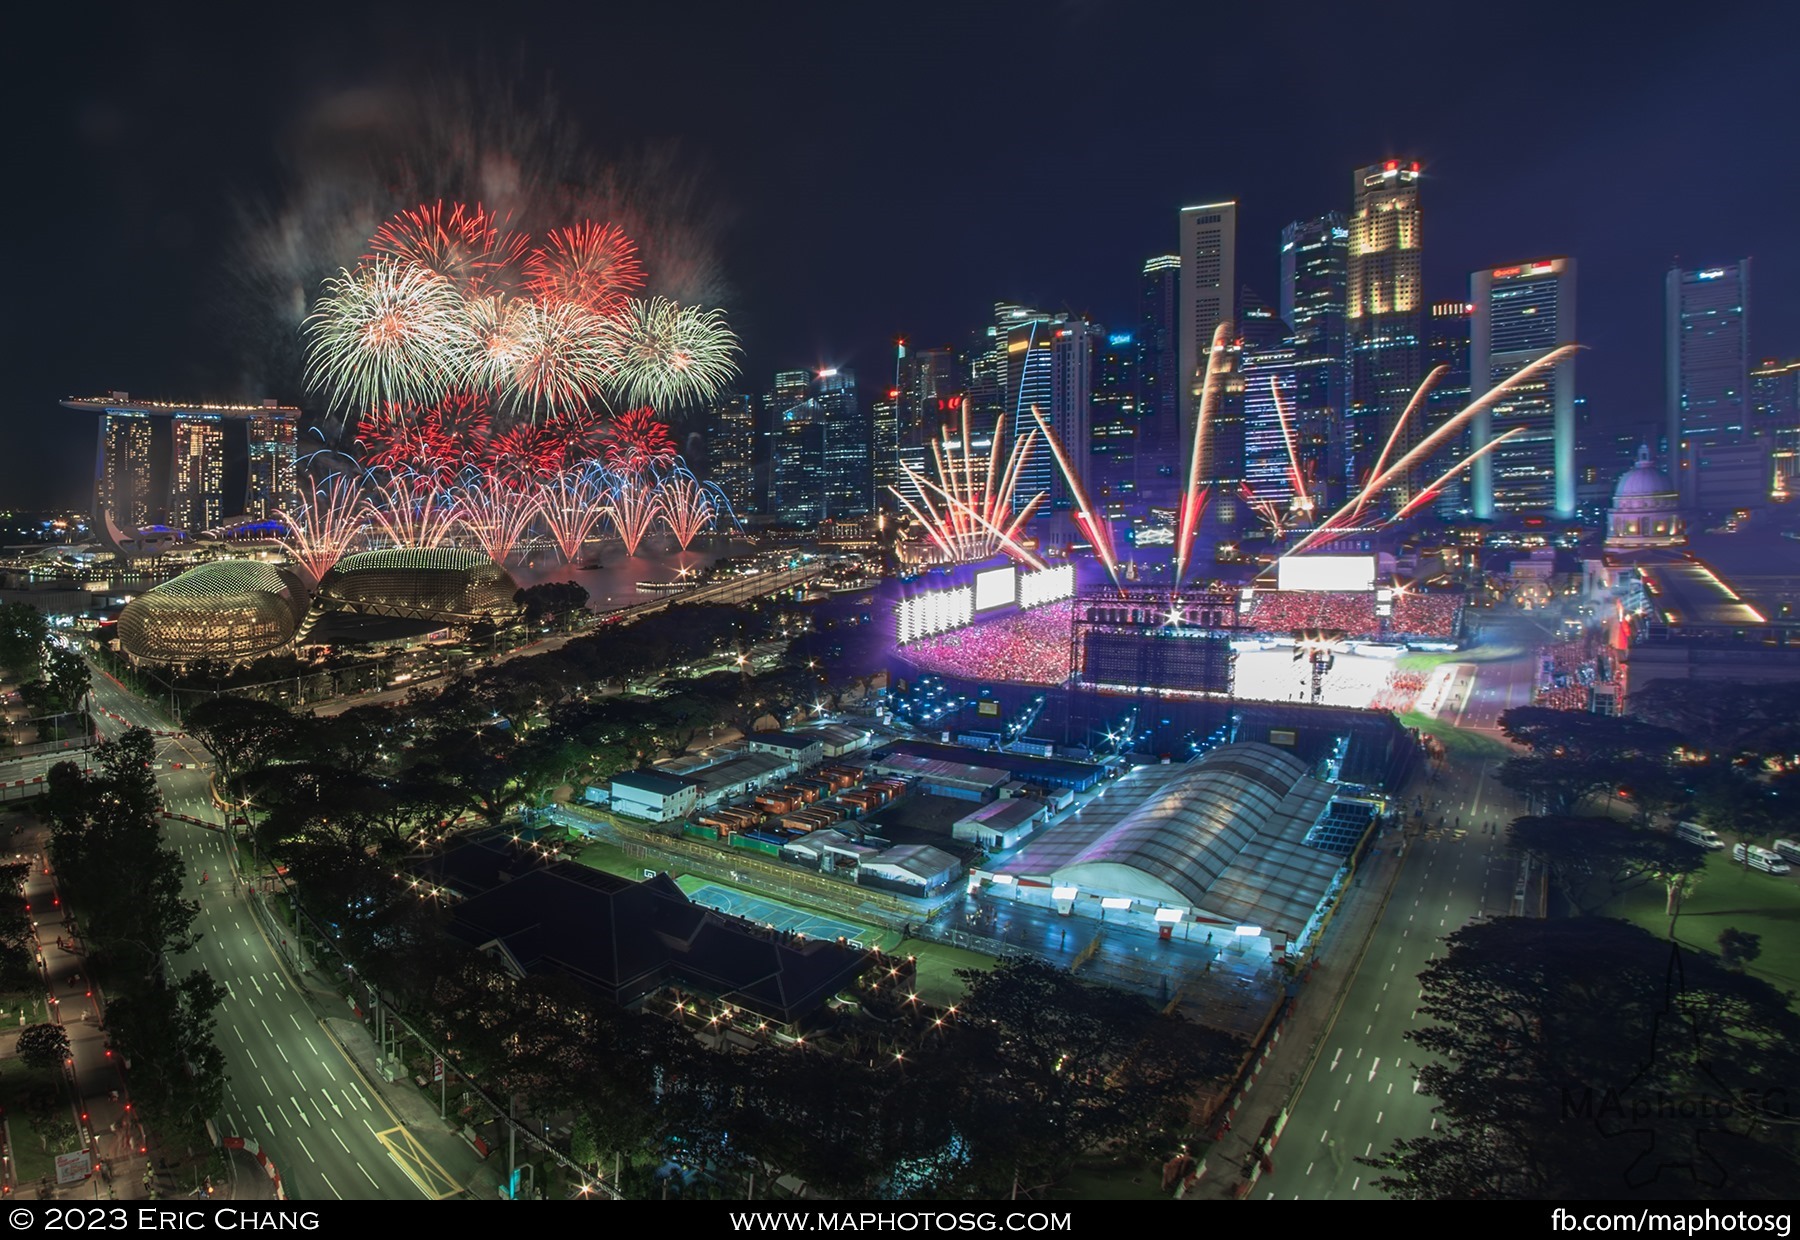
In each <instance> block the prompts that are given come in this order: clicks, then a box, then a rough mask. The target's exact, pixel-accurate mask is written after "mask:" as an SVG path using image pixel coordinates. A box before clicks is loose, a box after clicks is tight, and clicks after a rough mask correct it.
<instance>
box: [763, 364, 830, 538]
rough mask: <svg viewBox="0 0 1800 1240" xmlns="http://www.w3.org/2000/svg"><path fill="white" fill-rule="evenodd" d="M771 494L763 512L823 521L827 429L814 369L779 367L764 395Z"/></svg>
mask: <svg viewBox="0 0 1800 1240" xmlns="http://www.w3.org/2000/svg"><path fill="white" fill-rule="evenodd" d="M763 411H764V414H763V416H764V417H765V419H766V420H767V426H766V428H765V429H764V431H763V435H764V437H765V442H766V444H767V450H766V451H765V452H764V453H763V454H762V456H763V458H764V459H765V460H766V461H767V463H768V464H767V468H768V475H767V490H768V499H767V501H766V502H765V504H764V511H766V512H768V513H769V514H771V515H772V516H773V517H774V518H775V519H776V520H777V521H782V522H787V523H791V524H804V523H806V522H809V521H810V522H814V523H816V522H817V521H819V520H820V519H821V518H822V516H823V514H824V508H825V496H824V490H823V486H824V478H823V475H822V474H821V473H820V471H821V470H822V469H823V468H824V446H823V436H824V432H823V431H822V430H819V429H818V422H819V410H818V407H817V405H816V404H815V403H814V402H813V399H812V371H810V370H778V371H776V372H775V381H774V382H773V383H772V384H771V385H770V387H769V390H768V392H767V393H765V394H764V396H763Z"/></svg>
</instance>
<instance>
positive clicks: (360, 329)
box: [302, 258, 475, 409]
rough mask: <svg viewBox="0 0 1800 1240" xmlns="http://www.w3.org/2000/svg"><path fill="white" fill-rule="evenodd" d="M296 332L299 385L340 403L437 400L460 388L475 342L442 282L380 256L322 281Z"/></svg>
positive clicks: (360, 405)
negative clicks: (302, 362) (304, 354)
mask: <svg viewBox="0 0 1800 1240" xmlns="http://www.w3.org/2000/svg"><path fill="white" fill-rule="evenodd" d="M302 330H303V331H304V332H305V333H306V336H307V339H308V345H309V349H310V354H309V357H308V361H307V367H306V383H307V386H308V387H310V388H311V389H313V390H314V391H317V392H322V393H324V395H325V397H326V399H327V401H328V402H329V403H330V404H331V405H332V406H334V407H344V408H357V409H374V408H378V407H380V406H381V405H384V404H391V405H404V404H407V403H416V404H426V403H430V402H431V401H434V400H437V399H439V398H440V397H442V396H444V395H446V394H447V393H448V392H449V391H450V390H452V389H454V388H458V387H461V386H463V384H462V379H463V376H464V375H465V373H466V372H467V370H468V367H469V360H470V358H471V357H472V356H473V352H474V344H475V336H474V331H473V328H472V326H471V324H470V322H469V317H468V314H467V312H466V307H465V305H464V302H463V299H462V297H461V296H460V295H459V294H458V293H457V291H456V289H455V288H454V287H452V285H451V284H450V282H449V281H447V280H445V279H443V278H442V277H441V276H438V275H435V274H433V273H432V272H430V271H427V270H426V269H425V268H423V267H419V266H416V265H413V264H410V263H402V262H398V261H395V260H392V259H385V258H383V259H377V260H375V261H374V262H372V263H366V264H364V265H362V266H360V267H358V268H357V269H356V271H355V272H349V271H344V272H340V273H339V274H338V275H335V276H333V277H331V278H330V279H328V280H326V281H325V295H324V296H323V297H321V298H320V299H319V303H318V305H317V307H316V308H315V309H314V310H313V313H312V315H311V316H310V317H309V318H308V319H307V320H306V323H305V325H304V327H303V329H302Z"/></svg>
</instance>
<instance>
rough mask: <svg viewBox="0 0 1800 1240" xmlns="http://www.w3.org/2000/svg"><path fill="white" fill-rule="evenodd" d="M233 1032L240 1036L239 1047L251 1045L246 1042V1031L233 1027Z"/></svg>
mask: <svg viewBox="0 0 1800 1240" xmlns="http://www.w3.org/2000/svg"><path fill="white" fill-rule="evenodd" d="M231 1031H232V1032H233V1033H235V1034H237V1035H238V1045H239V1046H248V1045H250V1044H249V1043H248V1042H246V1041H244V1031H243V1030H242V1029H239V1028H238V1027H237V1026H236V1025H233V1026H232V1027H231Z"/></svg>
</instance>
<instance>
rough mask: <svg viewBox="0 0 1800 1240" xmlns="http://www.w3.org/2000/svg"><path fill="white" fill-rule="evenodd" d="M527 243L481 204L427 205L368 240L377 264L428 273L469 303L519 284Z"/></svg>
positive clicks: (405, 213) (392, 221) (400, 216)
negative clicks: (401, 265)
mask: <svg viewBox="0 0 1800 1240" xmlns="http://www.w3.org/2000/svg"><path fill="white" fill-rule="evenodd" d="M526 244H527V242H526V239H525V237H523V236H522V235H520V234H518V233H516V232H512V231H510V230H509V229H508V228H507V227H506V222H505V221H504V220H502V219H500V218H499V217H497V216H496V215H495V214H494V213H493V212H492V211H486V210H483V209H482V207H481V205H480V204H479V203H477V204H476V205H475V206H473V207H471V206H467V205H465V204H463V203H460V202H459V203H456V204H454V205H453V206H451V207H450V209H449V210H448V211H446V210H445V207H444V204H443V202H441V201H439V202H435V203H426V204H424V205H422V206H419V207H415V208H414V209H412V210H411V211H402V212H401V213H400V214H398V215H396V216H394V217H393V218H392V219H390V220H388V222H387V223H385V224H383V225H382V226H381V228H380V230H379V231H378V232H376V234H375V235H374V236H373V237H371V238H370V239H369V253H368V255H367V256H366V257H368V258H372V259H381V258H389V259H393V260H395V261H398V262H400V263H405V264H410V265H412V266H415V267H419V268H422V269H424V270H425V271H429V272H431V273H433V274H435V275H438V276H440V277H442V278H443V279H444V280H446V281H448V282H449V283H450V285H451V287H453V288H455V289H456V290H457V291H458V292H460V293H461V294H462V295H463V296H465V297H479V296H481V295H482V294H483V293H484V292H486V291H487V290H488V289H491V288H506V287H510V286H511V285H513V284H514V283H516V282H517V280H518V273H519V268H520V263H521V261H522V260H523V259H524V257H525V247H526Z"/></svg>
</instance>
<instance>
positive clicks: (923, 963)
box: [891, 939, 994, 1007]
mask: <svg viewBox="0 0 1800 1240" xmlns="http://www.w3.org/2000/svg"><path fill="white" fill-rule="evenodd" d="M891 950H892V951H893V953H894V954H895V955H896V956H916V957H918V968H919V978H918V981H919V997H920V998H922V999H924V1000H925V1002H927V1003H932V1004H936V1005H937V1006H938V1007H949V1006H950V1005H951V1004H952V1003H959V1002H961V1001H962V997H963V993H964V990H965V987H964V986H963V980H962V978H960V977H958V976H956V971H957V970H958V969H981V970H983V971H984V972H985V971H986V970H988V969H991V968H993V967H994V958H993V957H992V956H984V955H982V954H981V953H980V952H972V951H965V950H963V949H962V948H960V947H950V946H948V945H947V944H944V943H930V942H926V941H925V940H923V939H906V940H904V941H903V942H901V944H900V945H899V946H898V947H895V948H893V949H891Z"/></svg>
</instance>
